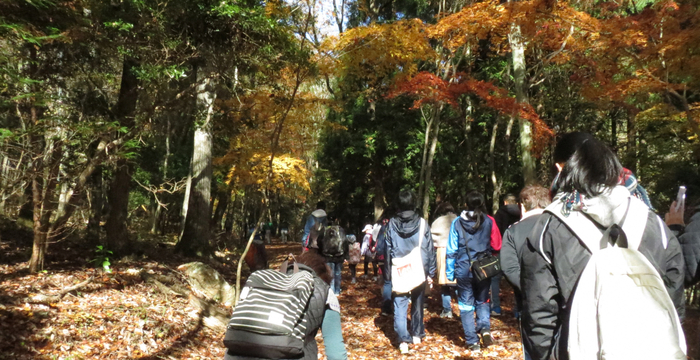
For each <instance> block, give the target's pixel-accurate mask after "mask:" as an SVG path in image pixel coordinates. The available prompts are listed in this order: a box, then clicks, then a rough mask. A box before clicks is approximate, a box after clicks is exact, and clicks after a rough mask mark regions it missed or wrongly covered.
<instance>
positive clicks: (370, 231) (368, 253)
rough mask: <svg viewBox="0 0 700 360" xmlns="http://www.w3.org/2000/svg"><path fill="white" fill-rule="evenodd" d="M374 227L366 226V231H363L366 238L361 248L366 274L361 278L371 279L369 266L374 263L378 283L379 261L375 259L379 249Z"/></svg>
mask: <svg viewBox="0 0 700 360" xmlns="http://www.w3.org/2000/svg"><path fill="white" fill-rule="evenodd" d="M374 227H375V226H372V225H370V224H367V225H365V227H364V229H362V232H363V233H364V234H365V236H364V238H363V239H362V248H361V250H360V251H361V255H362V256H363V257H364V264H365V272H364V274H363V275H362V276H361V278H362V279H366V278H368V277H369V264H370V263H372V266H373V270H374V275H373V276H374V280H375V281H376V278H377V260H376V259H375V256H376V250H377V249H376V247H377V242H376V240H377V238H376V237H375V236H374Z"/></svg>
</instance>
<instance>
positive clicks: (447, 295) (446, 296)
mask: <svg viewBox="0 0 700 360" xmlns="http://www.w3.org/2000/svg"><path fill="white" fill-rule="evenodd" d="M454 291H455V287H454V286H449V285H442V289H441V294H440V295H441V297H442V311H443V312H452V293H453V292H454Z"/></svg>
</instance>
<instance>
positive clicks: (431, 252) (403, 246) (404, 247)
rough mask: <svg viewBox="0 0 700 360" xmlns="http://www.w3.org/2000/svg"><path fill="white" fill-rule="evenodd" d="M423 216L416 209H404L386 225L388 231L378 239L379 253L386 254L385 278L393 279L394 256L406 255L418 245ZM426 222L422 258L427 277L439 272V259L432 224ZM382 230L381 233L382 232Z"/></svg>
mask: <svg viewBox="0 0 700 360" xmlns="http://www.w3.org/2000/svg"><path fill="white" fill-rule="evenodd" d="M420 221H421V217H420V216H419V215H418V214H416V213H415V212H414V211H402V212H400V213H398V214H396V216H395V217H393V218H392V219H391V221H389V224H388V225H387V226H386V232H384V231H381V232H384V234H383V235H380V236H378V238H380V237H381V241H377V254H383V255H384V267H383V268H382V272H383V274H384V279H385V280H387V281H391V259H392V258H393V257H395V256H396V257H404V256H406V255H408V254H409V253H410V252H411V251H412V250H413V249H415V248H416V246H418V240H419V239H418V238H419V235H418V230H419V229H420ZM424 222H425V230H424V233H423V240H422V243H421V258H422V259H423V269H424V271H425V275H426V276H427V277H435V273H436V272H437V260H436V258H435V249H434V247H433V238H432V235H431V234H430V225H429V224H428V222H427V221H424ZM381 232H380V233H381Z"/></svg>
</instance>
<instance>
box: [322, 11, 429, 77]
mask: <svg viewBox="0 0 700 360" xmlns="http://www.w3.org/2000/svg"><path fill="white" fill-rule="evenodd" d="M425 30H426V26H425V25H424V24H423V23H422V22H421V21H420V20H418V19H413V20H402V21H397V22H394V23H390V24H371V25H369V26H365V27H357V28H353V29H350V30H348V31H347V32H345V33H343V34H340V35H339V36H335V37H331V38H329V39H328V40H327V41H326V42H325V43H324V46H323V48H324V49H325V50H326V51H328V53H330V54H332V56H333V58H334V60H335V67H336V69H339V71H338V74H337V75H339V76H340V77H343V78H344V77H347V76H351V77H354V78H359V79H363V80H365V81H366V82H367V83H368V84H369V86H370V88H374V89H376V88H379V87H385V86H387V85H388V82H387V80H389V78H390V77H392V75H394V74H395V73H402V74H404V75H410V74H411V73H415V71H417V66H416V65H415V64H416V63H417V62H420V61H427V60H430V59H433V58H434V57H435V51H434V50H433V48H432V47H431V46H430V43H429V39H428V36H427V33H426V31H425Z"/></svg>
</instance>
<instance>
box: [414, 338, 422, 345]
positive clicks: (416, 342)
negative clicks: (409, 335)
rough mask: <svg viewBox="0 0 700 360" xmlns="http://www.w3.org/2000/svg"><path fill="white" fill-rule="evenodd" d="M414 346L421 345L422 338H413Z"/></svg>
mask: <svg viewBox="0 0 700 360" xmlns="http://www.w3.org/2000/svg"><path fill="white" fill-rule="evenodd" d="M413 344H416V345H417V344H420V338H419V337H418V336H414V337H413Z"/></svg>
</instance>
